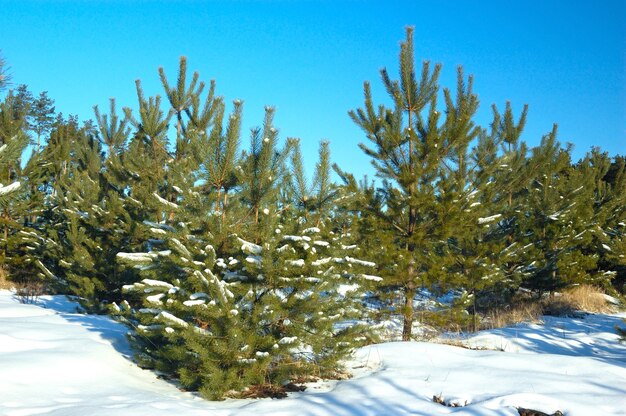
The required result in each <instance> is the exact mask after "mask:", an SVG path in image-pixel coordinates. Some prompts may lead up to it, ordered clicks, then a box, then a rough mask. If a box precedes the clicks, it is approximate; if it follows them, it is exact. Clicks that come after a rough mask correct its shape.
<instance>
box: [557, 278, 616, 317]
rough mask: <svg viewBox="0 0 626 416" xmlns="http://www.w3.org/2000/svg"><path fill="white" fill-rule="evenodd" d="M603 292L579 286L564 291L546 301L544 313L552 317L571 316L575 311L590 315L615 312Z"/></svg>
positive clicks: (591, 287) (590, 287)
mask: <svg viewBox="0 0 626 416" xmlns="http://www.w3.org/2000/svg"><path fill="white" fill-rule="evenodd" d="M604 296H605V295H604V292H603V291H602V290H601V289H599V288H597V287H594V286H591V285H580V286H576V287H573V288H570V289H567V290H565V291H564V292H563V293H561V295H560V296H555V297H553V298H552V299H546V300H545V302H548V303H547V304H546V306H545V309H546V312H550V314H552V315H571V314H572V313H575V312H576V311H583V312H591V313H614V312H617V310H616V308H615V305H611V304H610V303H609V302H607V300H606V298H605V297H604Z"/></svg>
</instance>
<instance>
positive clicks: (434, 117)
mask: <svg viewBox="0 0 626 416" xmlns="http://www.w3.org/2000/svg"><path fill="white" fill-rule="evenodd" d="M440 69H441V66H440V65H436V66H435V68H434V69H433V70H431V66H430V64H429V63H428V62H425V63H424V64H423V65H422V74H421V77H420V78H419V80H418V78H417V77H416V75H415V69H414V55H413V29H412V28H408V29H407V38H406V41H405V42H403V43H402V45H401V50H400V80H399V81H392V80H391V79H390V77H389V75H388V73H387V71H386V70H382V71H381V75H382V79H383V83H384V85H385V87H386V89H387V93H388V94H389V96H390V98H391V99H392V100H393V103H394V107H393V108H391V109H390V108H386V107H385V106H383V105H380V106H379V107H378V108H377V109H376V108H375V107H374V104H373V102H372V97H371V89H370V86H369V84H368V83H365V107H364V108H361V109H358V110H356V111H352V112H350V116H351V117H352V119H353V120H354V121H355V123H357V124H358V125H359V126H360V127H361V128H362V129H363V130H364V131H365V133H366V135H367V138H368V139H369V140H370V141H371V142H372V144H373V146H374V147H373V148H370V147H368V146H367V145H364V144H361V145H360V146H361V148H362V149H363V150H364V151H365V153H366V154H367V155H369V156H370V157H371V158H372V164H373V165H374V167H375V168H376V170H377V175H378V176H379V177H381V178H382V179H383V180H384V182H383V184H382V187H380V188H378V190H377V191H376V192H375V193H370V194H369V195H370V197H371V198H370V200H369V202H368V204H367V209H366V211H368V212H369V213H370V214H373V215H375V216H377V217H378V218H379V219H380V220H381V221H382V223H383V224H386V227H388V230H389V231H393V233H394V237H395V238H394V240H395V244H397V245H398V249H397V253H398V254H397V257H396V261H395V262H394V264H395V265H396V267H397V269H398V271H399V273H398V275H397V276H396V280H395V284H396V287H397V288H398V289H399V290H400V291H401V292H402V294H403V298H404V299H403V302H402V303H403V306H402V308H401V309H402V313H403V320H404V324H403V331H402V338H403V339H404V340H408V339H410V338H411V331H412V325H413V319H414V307H413V299H414V296H415V294H416V292H417V290H418V288H420V287H424V288H425V287H429V288H432V289H438V288H440V287H442V286H445V284H444V285H442V283H441V282H445V280H446V279H447V278H448V275H447V273H446V272H445V264H443V265H442V261H444V260H445V259H446V258H448V257H447V256H446V255H445V250H446V249H447V248H446V244H445V241H446V240H447V237H448V236H449V235H450V232H451V230H450V228H449V226H446V224H448V225H449V224H450V222H449V221H448V220H447V217H448V216H449V215H450V212H448V211H446V205H445V204H442V201H441V198H446V195H445V191H446V190H447V189H446V187H447V186H449V185H450V181H446V180H445V178H446V175H450V174H451V173H454V172H452V171H453V170H455V169H456V170H458V175H459V176H460V177H461V178H462V177H463V176H464V175H465V170H466V166H465V163H466V159H464V157H465V156H463V155H464V152H465V150H464V149H466V147H467V145H468V143H470V142H471V140H472V139H473V138H474V137H476V134H477V133H478V131H479V130H477V129H476V127H475V126H474V125H473V122H472V121H471V120H472V117H473V114H474V112H475V111H476V108H477V105H478V104H477V100H476V97H475V96H474V95H473V93H472V92H471V79H470V82H469V84H467V87H466V84H465V82H464V79H463V75H462V72H461V71H460V72H459V84H458V91H459V92H458V94H457V102H456V103H455V102H454V101H453V100H452V98H451V95H450V94H449V93H446V94H445V98H446V107H447V112H446V117H445V119H444V120H443V122H442V124H440V116H441V113H440V112H439V111H438V110H437V94H438V91H439V87H438V84H437V79H438V76H439V72H440ZM466 88H467V89H466ZM452 165H454V167H452ZM446 169H448V170H451V172H448V173H445V170H446ZM439 178H443V179H444V180H441V181H439V180H438V179H439ZM458 189H461V190H463V189H464V185H463V184H462V183H460V184H459V186H458ZM448 202H449V203H452V202H453V200H450V201H448ZM442 266H443V267H442Z"/></svg>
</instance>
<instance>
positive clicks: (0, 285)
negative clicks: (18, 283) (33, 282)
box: [0, 265, 15, 290]
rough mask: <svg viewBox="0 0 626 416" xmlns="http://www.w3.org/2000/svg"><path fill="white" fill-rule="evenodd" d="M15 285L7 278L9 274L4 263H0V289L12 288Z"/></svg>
mask: <svg viewBox="0 0 626 416" xmlns="http://www.w3.org/2000/svg"><path fill="white" fill-rule="evenodd" d="M14 287H15V283H13V282H11V281H10V280H9V275H8V273H7V270H6V269H5V267H4V265H0V289H5V290H9V289H13V288H14Z"/></svg>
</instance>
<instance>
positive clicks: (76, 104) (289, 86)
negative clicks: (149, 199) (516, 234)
mask: <svg viewBox="0 0 626 416" xmlns="http://www.w3.org/2000/svg"><path fill="white" fill-rule="evenodd" d="M624 16H626V2H625V1H621V0H614V1H594V0H590V1H574V0H568V1H565V0H563V1H552V0H542V1H529V0H526V1H505V0H500V1H479V2H478V1H446V0H442V1H393V0H387V1H382V0H381V1H356V0H352V1H340V0H334V1H330V0H329V1H286V0H285V1H278V0H275V1H183V0H179V1H168V2H166V1H147V0H146V1H134V2H131V1H88V0H83V1H55V0H50V1H43V0H42V1H11V0H8V1H7V0H5V1H2V3H1V5H0V50H2V54H3V55H4V57H5V59H6V60H7V61H8V63H9V64H10V65H11V67H12V71H11V72H12V74H13V81H14V83H16V84H18V83H25V84H27V85H28V86H29V88H30V89H31V90H32V91H33V92H34V93H35V94H37V93H38V92H39V91H43V90H46V91H48V93H49V95H50V96H51V97H52V98H54V99H55V100H56V106H57V110H58V111H62V112H63V113H64V114H69V113H71V114H76V115H78V116H79V117H80V118H81V119H87V118H91V117H93V113H92V106H93V105H95V104H97V105H99V106H100V108H101V109H102V110H105V109H106V108H108V99H109V97H116V99H117V101H118V107H120V108H121V107H122V106H130V107H134V106H135V102H136V98H135V89H134V80H135V79H137V78H140V79H141V80H142V82H143V85H144V90H145V93H146V94H148V95H156V94H163V92H162V89H161V87H160V84H159V80H158V74H157V68H158V67H159V66H164V67H165V70H166V73H167V74H168V75H169V76H170V77H171V78H174V77H175V75H176V69H177V64H178V58H179V56H181V55H185V56H187V57H188V64H189V69H190V70H197V71H199V72H200V76H201V79H203V80H206V81H208V80H210V79H215V80H216V82H217V90H218V93H219V94H220V95H222V96H224V97H225V99H226V100H227V101H229V102H230V101H232V100H234V99H242V100H243V101H244V103H245V104H244V121H243V123H244V127H245V128H246V129H248V128H250V127H254V126H257V125H259V124H260V123H261V122H262V119H263V107H264V106H265V105H273V106H275V107H276V108H277V114H276V118H275V124H276V126H277V128H279V130H280V132H281V136H282V137H283V138H285V137H300V138H301V139H302V144H303V152H304V155H305V157H306V156H309V155H310V156H311V157H308V163H307V164H308V170H309V172H312V166H313V163H314V162H315V159H314V157H315V156H316V152H317V146H318V142H319V141H320V140H321V139H328V140H330V142H331V150H332V152H333V160H334V161H336V162H338V163H339V165H340V166H341V167H342V168H343V169H346V170H348V171H351V172H353V173H355V174H356V175H357V177H360V176H361V175H363V174H366V173H367V174H370V175H371V174H372V172H373V171H372V169H371V168H370V167H369V160H368V158H367V157H366V156H365V155H363V154H362V152H361V151H360V150H359V149H358V147H357V144H358V143H359V142H362V141H365V138H364V135H363V134H362V132H361V131H360V130H359V129H358V127H356V126H355V125H354V124H353V123H352V121H351V120H350V119H349V117H348V116H347V112H348V110H350V109H354V108H356V107H359V106H361V105H362V86H363V81H365V80H370V81H372V83H373V86H374V96H375V98H376V99H377V100H378V101H381V100H385V99H386V97H385V93H384V90H383V88H382V87H381V84H380V77H379V70H380V68H382V67H387V68H388V69H389V70H390V72H391V73H392V74H396V73H397V56H398V45H399V42H400V41H401V40H402V39H403V38H404V35H405V32H404V28H405V26H407V25H413V26H415V44H416V47H415V50H416V58H417V60H418V61H421V60H423V59H428V60H431V61H433V62H440V63H442V64H443V73H442V77H441V80H440V82H441V84H442V86H449V87H452V88H453V87H454V82H455V74H456V67H457V65H459V64H462V65H463V66H464V68H465V71H466V73H468V74H474V77H475V91H476V92H477V93H478V95H479V98H480V101H481V109H480V111H479V117H478V118H477V121H478V122H479V123H481V124H483V125H485V126H486V125H488V123H489V120H490V115H491V110H490V106H491V104H493V103H495V104H497V105H498V106H499V107H500V108H503V106H504V104H505V102H506V100H510V101H511V102H512V105H513V108H514V110H516V111H517V112H519V111H520V110H521V108H522V106H523V104H525V103H528V104H529V106H530V111H529V119H528V123H527V127H526V131H525V134H524V136H523V138H524V139H525V140H526V141H527V142H528V143H529V144H530V145H536V144H538V143H539V141H540V139H541V136H542V135H543V134H545V133H547V132H548V131H549V130H550V129H551V127H552V123H554V122H556V123H558V124H559V132H560V133H559V140H560V141H561V142H572V143H574V145H575V151H574V156H575V158H579V157H581V156H583V155H584V153H585V152H586V151H587V150H589V148H590V147H591V146H600V147H601V148H602V149H604V150H605V151H608V152H609V153H610V154H611V155H615V154H625V153H626V64H625V62H626V23H625V20H624ZM243 139H244V143H246V141H247V137H244V138H243Z"/></svg>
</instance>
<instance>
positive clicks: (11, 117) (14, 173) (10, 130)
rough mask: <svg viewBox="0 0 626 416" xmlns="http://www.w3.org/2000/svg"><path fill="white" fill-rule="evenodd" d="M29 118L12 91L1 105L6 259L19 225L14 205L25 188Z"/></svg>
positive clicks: (0, 206)
mask: <svg viewBox="0 0 626 416" xmlns="http://www.w3.org/2000/svg"><path fill="white" fill-rule="evenodd" d="M25 117H26V112H25V109H24V107H23V106H21V105H20V102H19V100H18V99H17V98H16V96H15V95H14V94H13V92H12V91H9V93H8V94H7V96H6V97H5V99H4V101H3V102H2V103H0V210H1V216H0V221H1V223H0V224H1V227H2V255H3V257H6V256H7V254H8V253H7V244H8V238H9V232H10V230H11V229H12V228H15V227H16V226H17V225H18V224H17V223H16V222H15V214H16V213H15V212H13V209H12V204H13V203H14V202H15V200H16V198H17V196H18V195H19V194H18V192H20V188H22V184H21V181H20V179H21V178H20V176H21V167H20V159H21V155H22V151H23V150H24V148H25V147H26V145H27V144H28V136H27V135H26V133H25V132H24V125H25Z"/></svg>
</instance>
